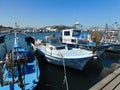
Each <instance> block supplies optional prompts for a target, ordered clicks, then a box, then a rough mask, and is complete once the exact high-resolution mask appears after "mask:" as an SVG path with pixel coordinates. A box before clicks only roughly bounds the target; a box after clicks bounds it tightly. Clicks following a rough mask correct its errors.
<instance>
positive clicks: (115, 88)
mask: <svg viewBox="0 0 120 90" xmlns="http://www.w3.org/2000/svg"><path fill="white" fill-rule="evenodd" d="M89 90H120V67H119V68H118V69H116V70H115V71H113V72H112V73H111V74H109V75H108V76H106V77H105V78H104V79H102V80H101V81H100V82H98V83H97V84H96V85H94V86H93V87H91V88H90V89H89Z"/></svg>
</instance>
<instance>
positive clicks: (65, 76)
mask: <svg viewBox="0 0 120 90" xmlns="http://www.w3.org/2000/svg"><path fill="white" fill-rule="evenodd" d="M59 52H60V51H59ZM60 54H61V52H60ZM61 57H62V60H63V67H64V80H63V84H65V83H66V88H67V90H69V88H68V80H67V74H66V68H65V60H64V57H63V55H62V54H61Z"/></svg>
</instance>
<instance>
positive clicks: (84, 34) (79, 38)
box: [61, 28, 112, 56]
mask: <svg viewBox="0 0 120 90" xmlns="http://www.w3.org/2000/svg"><path fill="white" fill-rule="evenodd" d="M61 37H62V43H64V44H67V45H68V47H79V48H84V49H87V50H91V51H93V52H96V53H97V55H98V56H100V55H101V54H102V53H103V52H104V51H105V50H106V49H107V48H109V47H110V46H111V45H112V43H109V42H105V41H103V40H104V37H102V34H101V33H100V32H98V31H87V30H80V29H76V28H72V29H65V30H62V36H61Z"/></svg>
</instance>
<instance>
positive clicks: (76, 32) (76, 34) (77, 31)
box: [73, 30, 81, 36]
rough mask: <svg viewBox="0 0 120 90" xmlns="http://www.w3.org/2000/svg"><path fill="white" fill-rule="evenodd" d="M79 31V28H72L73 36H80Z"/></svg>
mask: <svg viewBox="0 0 120 90" xmlns="http://www.w3.org/2000/svg"><path fill="white" fill-rule="evenodd" d="M80 33H81V31H80V30H74V31H73V36H80Z"/></svg>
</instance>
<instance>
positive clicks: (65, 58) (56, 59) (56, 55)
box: [32, 35, 95, 70]
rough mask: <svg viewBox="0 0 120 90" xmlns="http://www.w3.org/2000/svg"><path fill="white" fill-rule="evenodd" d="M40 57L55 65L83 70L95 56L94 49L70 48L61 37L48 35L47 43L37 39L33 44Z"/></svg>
mask: <svg viewBox="0 0 120 90" xmlns="http://www.w3.org/2000/svg"><path fill="white" fill-rule="evenodd" d="M32 46H33V48H34V50H36V51H37V52H38V54H39V56H40V57H42V58H44V60H47V61H48V62H50V63H52V64H55V65H60V66H62V65H64V64H65V66H67V67H70V68H74V69H78V70H83V68H84V66H85V65H86V63H87V62H88V61H89V60H90V59H91V58H93V57H94V56H95V54H93V53H92V51H89V50H85V49H80V48H68V47H67V45H65V44H62V43H61V40H60V37H57V36H55V35H51V36H46V41H45V43H42V42H40V40H37V41H36V43H35V44H32Z"/></svg>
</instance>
